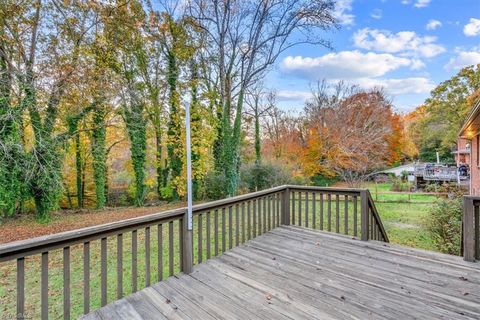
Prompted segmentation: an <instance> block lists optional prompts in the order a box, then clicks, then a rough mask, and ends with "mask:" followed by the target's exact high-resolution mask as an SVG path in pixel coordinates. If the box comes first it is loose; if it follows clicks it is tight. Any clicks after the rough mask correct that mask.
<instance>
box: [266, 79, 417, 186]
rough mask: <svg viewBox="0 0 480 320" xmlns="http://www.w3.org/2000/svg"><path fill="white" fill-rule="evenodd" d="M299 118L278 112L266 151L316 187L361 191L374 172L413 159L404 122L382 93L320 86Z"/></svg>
mask: <svg viewBox="0 0 480 320" xmlns="http://www.w3.org/2000/svg"><path fill="white" fill-rule="evenodd" d="M312 95H313V98H312V99H310V100H308V101H307V102H306V104H305V107H304V110H303V112H302V113H301V114H300V115H297V116H291V115H290V116H289V115H288V114H285V113H284V112H282V111H280V110H278V109H275V108H274V109H273V110H272V111H271V112H269V115H268V117H265V120H264V131H265V138H264V141H263V151H264V153H265V156H268V157H270V158H271V159H273V160H274V161H278V162H282V163H284V164H288V165H290V167H291V168H292V170H293V175H294V176H296V177H299V182H305V180H303V181H302V179H301V178H300V177H307V178H309V179H310V180H311V182H312V183H314V184H319V185H323V186H325V185H328V184H329V183H332V182H335V181H337V180H342V181H345V182H347V183H348V184H349V185H350V186H358V185H359V184H360V183H362V182H363V181H365V179H367V178H368V175H369V174H370V173H372V172H373V171H375V170H379V169H383V168H385V167H388V166H392V165H394V164H399V163H401V162H402V161H404V160H405V159H408V158H410V157H411V154H410V153H409V150H408V143H407V141H406V139H405V129H404V125H403V118H402V116H401V115H400V114H397V113H395V112H394V108H393V105H392V103H391V101H390V99H389V98H388V96H387V95H386V94H385V93H384V92H383V90H381V89H371V90H364V89H361V88H359V87H358V86H355V85H349V84H346V83H344V82H338V83H336V84H329V83H327V82H326V81H319V82H317V83H316V85H315V86H313V88H312Z"/></svg>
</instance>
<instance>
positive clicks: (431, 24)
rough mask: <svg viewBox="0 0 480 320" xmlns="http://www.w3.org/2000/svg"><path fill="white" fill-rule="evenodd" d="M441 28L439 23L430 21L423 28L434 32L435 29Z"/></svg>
mask: <svg viewBox="0 0 480 320" xmlns="http://www.w3.org/2000/svg"><path fill="white" fill-rule="evenodd" d="M441 26H442V23H441V22H440V21H438V20H434V19H432V20H429V21H428V23H427V25H426V26H425V28H426V29H427V30H435V29H437V28H439V27H441Z"/></svg>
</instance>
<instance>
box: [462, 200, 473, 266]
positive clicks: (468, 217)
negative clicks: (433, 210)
mask: <svg viewBox="0 0 480 320" xmlns="http://www.w3.org/2000/svg"><path fill="white" fill-rule="evenodd" d="M462 226H463V260H465V261H472V262H473V261H475V206H474V204H473V199H472V198H469V197H464V198H463V219H462Z"/></svg>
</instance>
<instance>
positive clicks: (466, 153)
mask: <svg viewBox="0 0 480 320" xmlns="http://www.w3.org/2000/svg"><path fill="white" fill-rule="evenodd" d="M470 146H471V144H470V140H467V139H463V138H460V137H459V138H458V142H457V150H455V151H453V154H454V155H455V162H456V163H457V167H460V166H461V165H470Z"/></svg>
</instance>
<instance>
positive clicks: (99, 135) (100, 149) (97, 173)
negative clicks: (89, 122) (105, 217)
mask: <svg viewBox="0 0 480 320" xmlns="http://www.w3.org/2000/svg"><path fill="white" fill-rule="evenodd" d="M105 115H106V110H105V106H104V105H102V104H101V103H98V104H95V108H94V110H93V133H92V145H91V148H92V157H93V181H94V183H95V198H96V207H97V209H101V208H103V207H105V204H106V202H107V198H106V193H107V190H106V187H105V186H106V185H107V163H106V162H107V149H106V135H107V132H106V131H107V130H106V124H105Z"/></svg>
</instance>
